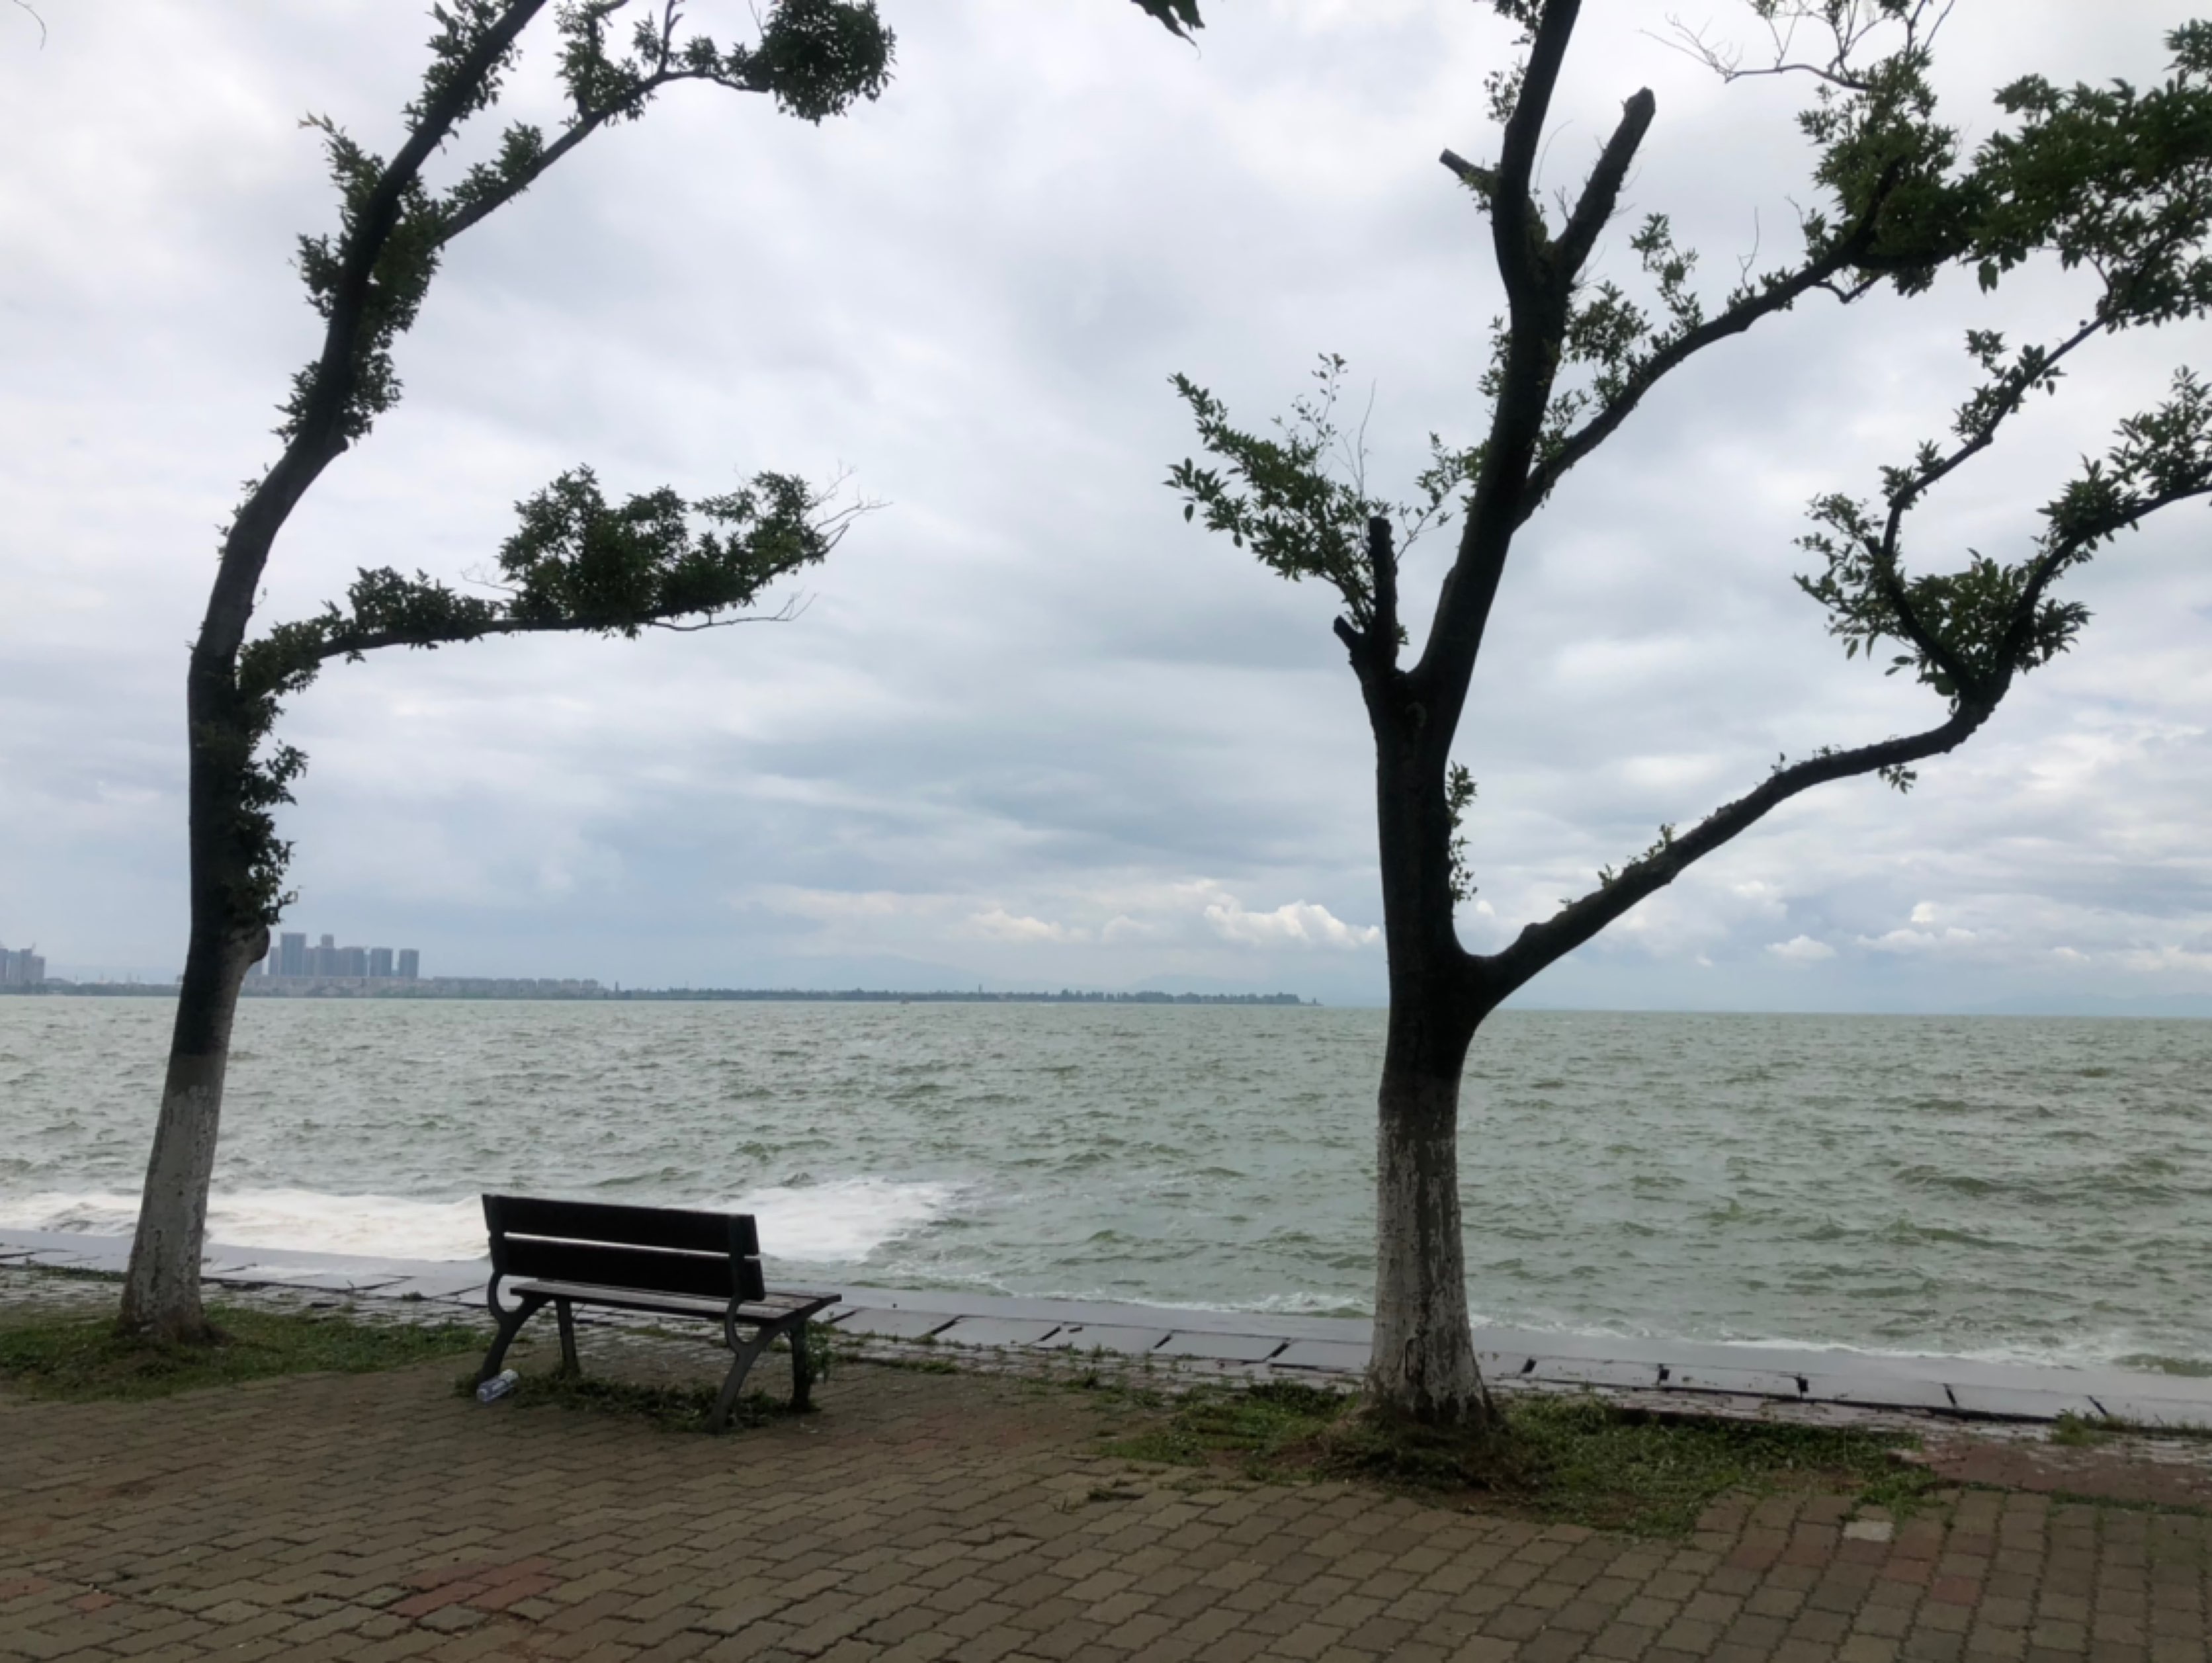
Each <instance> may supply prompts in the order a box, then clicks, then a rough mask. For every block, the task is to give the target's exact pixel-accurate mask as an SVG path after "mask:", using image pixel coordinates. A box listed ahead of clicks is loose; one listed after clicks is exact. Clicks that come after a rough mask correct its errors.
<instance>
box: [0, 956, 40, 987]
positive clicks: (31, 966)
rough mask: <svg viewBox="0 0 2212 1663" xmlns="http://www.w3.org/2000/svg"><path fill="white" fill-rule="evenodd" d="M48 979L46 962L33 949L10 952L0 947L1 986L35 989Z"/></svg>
mask: <svg viewBox="0 0 2212 1663" xmlns="http://www.w3.org/2000/svg"><path fill="white" fill-rule="evenodd" d="M44 980H46V960H44V959H42V958H40V956H39V954H38V950H37V949H36V948H33V947H24V948H19V949H18V950H15V952H12V953H11V952H9V950H7V949H6V948H5V947H0V986H6V987H35V986H38V985H39V984H40V982H42V981H44Z"/></svg>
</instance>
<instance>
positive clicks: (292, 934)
mask: <svg viewBox="0 0 2212 1663" xmlns="http://www.w3.org/2000/svg"><path fill="white" fill-rule="evenodd" d="M276 974H278V975H280V976H304V975H306V974H307V937H306V936H305V935H302V934H301V933H300V932H297V931H293V930H288V931H286V932H284V933H283V935H281V936H279V937H278V938H276Z"/></svg>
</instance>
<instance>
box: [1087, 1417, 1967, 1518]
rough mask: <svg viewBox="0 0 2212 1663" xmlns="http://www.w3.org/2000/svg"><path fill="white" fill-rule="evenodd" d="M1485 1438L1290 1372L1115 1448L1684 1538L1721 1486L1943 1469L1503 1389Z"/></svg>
mask: <svg viewBox="0 0 2212 1663" xmlns="http://www.w3.org/2000/svg"><path fill="white" fill-rule="evenodd" d="M1499 1407H1500V1409H1501V1411H1502V1412H1503V1414H1504V1425H1503V1427H1502V1428H1500V1429H1498V1430H1496V1431H1495V1432H1493V1433H1492V1434H1490V1435H1487V1436H1485V1437H1477V1438H1469V1437H1468V1436H1465V1435H1452V1434H1441V1433H1437V1432H1433V1431H1429V1430H1426V1429H1422V1428H1419V1427H1411V1426H1406V1425H1402V1424H1396V1423H1387V1422H1384V1421H1381V1420H1378V1419H1376V1417H1373V1416H1372V1415H1371V1414H1370V1412H1368V1411H1366V1410H1364V1408H1363V1407H1362V1406H1361V1405H1360V1403H1359V1400H1358V1399H1355V1398H1351V1397H1347V1396H1344V1395H1340V1394H1339V1393H1331V1392H1324V1391H1319V1390H1316V1389H1315V1388H1314V1387H1304V1386H1296V1385H1288V1384H1283V1383H1279V1382H1269V1383H1267V1384H1263V1385H1260V1386H1255V1387H1249V1388H1244V1389H1241V1390H1239V1389H1214V1390H1210V1391H1203V1392H1195V1393H1191V1394H1190V1395H1189V1396H1188V1397H1186V1398H1185V1399H1183V1400H1182V1402H1181V1403H1180V1404H1179V1405H1176V1409H1175V1410H1174V1411H1173V1413H1171V1414H1170V1416H1169V1417H1167V1419H1166V1420H1164V1422H1162V1423H1158V1424H1156V1425H1154V1426H1152V1427H1149V1428H1147V1429H1144V1430H1142V1431H1140V1432H1139V1433H1137V1434H1136V1435H1133V1436H1131V1437H1126V1438H1121V1439H1117V1440H1115V1441H1112V1442H1110V1443H1109V1445H1108V1451H1109V1454H1116V1455H1121V1456H1123V1457H1126V1458H1127V1459H1129V1460H1153V1461H1167V1462H1173V1463H1176V1464H1179V1465H1183V1466H1227V1467H1230V1468H1231V1469H1234V1470H1237V1471H1241V1472H1243V1473H1244V1474H1245V1475H1246V1476H1248V1477H1250V1478H1260V1479H1263V1480H1268V1481H1273V1482H1285V1481H1288V1482H1297V1481H1299V1480H1304V1479H1313V1478H1365V1479H1370V1480H1373V1481H1377V1482H1381V1483H1383V1484H1388V1485H1389V1486H1391V1487H1392V1488H1394V1489H1401V1490H1413V1491H1417V1492H1422V1493H1425V1494H1428V1495H1431V1496H1437V1497H1439V1498H1449V1499H1453V1500H1455V1501H1458V1502H1462V1503H1464V1504H1471V1505H1481V1504H1504V1505H1507V1506H1510V1507H1513V1508H1516V1509H1519V1510H1523V1511H1528V1512H1532V1513H1534V1514H1537V1515H1538V1516H1540V1517H1542V1518H1546V1519H1552V1520H1560V1521H1564V1522H1569V1523H1574V1524H1582V1525H1589V1526H1594V1527H1596V1528H1600V1529H1610V1530H1626V1531H1632V1532H1635V1533H1639V1534H1644V1535H1660V1536H1679V1535H1681V1534H1684V1533H1687V1532H1688V1531H1690V1530H1691V1529H1692V1528H1694V1527H1695V1526H1696V1523H1697V1520H1698V1517H1699V1514H1702V1513H1703V1512H1704V1511H1705V1508H1707V1507H1709V1506H1711V1504H1712V1503H1713V1502H1716V1501H1717V1500H1719V1499H1720V1498H1721V1497H1723V1496H1729V1495H1733V1494H1746V1495H1754V1496H1757V1495H1769V1494H1773V1493H1776V1492H1778V1491H1783V1490H1826V1491H1834V1490H1844V1491H1847V1492H1849V1493H1852V1494H1855V1495H1857V1496H1858V1497H1859V1498H1860V1499H1861V1500H1862V1501H1864V1502H1871V1503H1877V1504H1881V1505H1884V1506H1887V1507H1889V1508H1893V1509H1894V1510H1898V1511H1904V1510H1906V1509H1909V1508H1910V1507H1911V1504H1912V1502H1914V1501H1915V1500H1916V1499H1917V1498H1918V1497H1919V1496H1921V1495H1923V1494H1924V1493H1925V1492H1926V1491H1927V1490H1929V1489H1932V1488H1933V1487H1935V1483H1936V1481H1935V1480H1934V1478H1932V1477H1931V1476H1930V1475H1929V1474H1927V1473H1925V1472H1922V1471H1920V1470H1919V1469H1917V1468H1914V1467H1910V1466H1905V1465H1903V1464H1902V1463H1900V1462H1899V1461H1898V1460H1897V1459H1896V1452H1897V1450H1898V1449H1899V1448H1900V1447H1903V1446H1904V1445H1905V1444H1907V1443H1908V1442H1909V1441H1910V1440H1908V1439H1905V1438H1904V1437H1901V1436H1899V1435H1895V1434H1891V1433H1877V1432H1865V1431H1853V1430H1839V1429H1829V1428H1816V1427H1802V1426H1788V1425H1777V1424H1772V1423H1760V1422H1747V1421H1725V1420H1701V1419H1689V1418H1680V1417H1671V1416H1669V1417H1658V1416H1653V1415H1650V1414H1646V1413H1644V1412H1642V1411H1633V1410H1622V1409H1618V1408H1615V1407H1614V1406H1613V1405H1609V1404H1607V1403H1604V1402H1602V1401H1601V1400H1599V1399H1595V1398H1567V1397H1555V1396H1549V1395H1546V1396H1541V1397H1539V1396H1526V1397H1512V1398H1505V1399H1501V1400H1500V1404H1499Z"/></svg>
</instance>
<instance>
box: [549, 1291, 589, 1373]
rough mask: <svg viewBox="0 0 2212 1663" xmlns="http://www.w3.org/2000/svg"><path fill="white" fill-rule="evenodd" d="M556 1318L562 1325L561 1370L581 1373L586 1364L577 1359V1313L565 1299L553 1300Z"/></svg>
mask: <svg viewBox="0 0 2212 1663" xmlns="http://www.w3.org/2000/svg"><path fill="white" fill-rule="evenodd" d="M553 1316H554V1320H556V1321H557V1322H558V1323H560V1325H561V1372H562V1374H564V1375H580V1374H582V1373H583V1372H584V1365H583V1364H582V1363H579V1362H577V1361H576V1314H575V1313H574V1311H573V1310H572V1309H570V1308H569V1305H568V1301H567V1300H565V1299H556V1300H555V1301H554V1302H553Z"/></svg>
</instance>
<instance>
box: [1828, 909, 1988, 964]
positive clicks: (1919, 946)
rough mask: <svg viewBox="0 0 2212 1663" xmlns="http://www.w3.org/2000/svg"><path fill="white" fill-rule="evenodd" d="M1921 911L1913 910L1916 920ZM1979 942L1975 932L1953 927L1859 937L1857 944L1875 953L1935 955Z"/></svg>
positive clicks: (1895, 931)
mask: <svg viewBox="0 0 2212 1663" xmlns="http://www.w3.org/2000/svg"><path fill="white" fill-rule="evenodd" d="M1922 910H1923V908H1922V907H1914V908H1913V913H1914V915H1915V917H1916V919H1917V916H1918V914H1919V913H1920V912H1921V911H1922ZM1981 940H1982V937H1981V936H1979V935H1978V934H1977V933H1976V932H1973V931H1972V930H1961V929H1960V928H1958V927H1957V926H1951V927H1950V928H1948V929H1944V930H1940V931H1939V930H1892V931H1890V932H1888V933H1887V934H1886V935H1879V936H1861V937H1860V938H1858V944H1859V945H1860V946H1862V947H1868V948H1871V949H1872V950H1874V951H1875V952H1877V953H1937V952H1945V951H1956V950H1960V949H1962V948H1967V947H1972V946H1973V945H1975V944H1977V943H1978V942H1980V941H1981Z"/></svg>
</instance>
